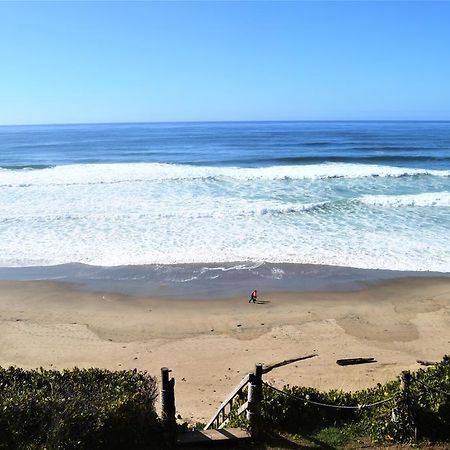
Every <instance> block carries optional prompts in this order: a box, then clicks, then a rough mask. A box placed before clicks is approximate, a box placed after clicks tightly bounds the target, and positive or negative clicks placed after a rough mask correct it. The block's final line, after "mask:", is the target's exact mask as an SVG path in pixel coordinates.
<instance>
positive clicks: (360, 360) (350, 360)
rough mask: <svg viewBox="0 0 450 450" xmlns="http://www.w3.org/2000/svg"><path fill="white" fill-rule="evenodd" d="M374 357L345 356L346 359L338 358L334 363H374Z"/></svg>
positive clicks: (348, 364) (343, 364)
mask: <svg viewBox="0 0 450 450" xmlns="http://www.w3.org/2000/svg"><path fill="white" fill-rule="evenodd" d="M374 362H376V361H375V358H347V359H338V360H337V361H336V364H339V365H340V366H350V365H354V364H368V363H374Z"/></svg>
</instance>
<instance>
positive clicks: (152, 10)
mask: <svg viewBox="0 0 450 450" xmlns="http://www.w3.org/2000/svg"><path fill="white" fill-rule="evenodd" d="M449 24H450V2H446V1H442V2H433V1H427V0H424V1H415V2H408V1H396V2H394V1H389V2H388V1H386V2H383V1H376V0H374V1H368V0H366V1H359V2H350V1H345V2H344V1H342V2H341V1H334V2H325V1H311V2H307V1H296V2H281V1H276V2H256V1H253V2H239V1H233V2H231V1H230V2H206V1H204V2H186V1H184V2H117V1H115V2H65V1H60V2H42V3H41V2H36V1H33V2H29V3H27V2H0V124H2V125H8V124H40V123H91V122H153V121H216V120H450V26H449Z"/></svg>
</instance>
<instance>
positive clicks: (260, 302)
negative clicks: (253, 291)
mask: <svg viewBox="0 0 450 450" xmlns="http://www.w3.org/2000/svg"><path fill="white" fill-rule="evenodd" d="M266 303H270V300H256V304H257V305H265V304H266Z"/></svg>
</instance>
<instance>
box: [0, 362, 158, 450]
mask: <svg viewBox="0 0 450 450" xmlns="http://www.w3.org/2000/svg"><path fill="white" fill-rule="evenodd" d="M156 398H157V383H156V380H155V379H154V378H153V377H152V376H150V375H148V374H147V373H146V372H138V371H137V370H133V371H118V372H111V371H108V370H101V369H77V368H75V369H72V370H64V371H62V372H59V371H56V370H43V369H42V368H41V369H38V370H23V369H20V368H15V367H10V368H8V369H4V368H0V449H18V450H19V449H42V448H45V449H72V448H76V449H123V448H127V449H128V448H130V449H133V448H136V449H139V448H144V447H145V448H147V449H148V448H155V449H156V448H158V449H159V448H162V445H161V430H160V426H159V421H158V417H157V414H156V412H155V407H154V404H155V400H156Z"/></svg>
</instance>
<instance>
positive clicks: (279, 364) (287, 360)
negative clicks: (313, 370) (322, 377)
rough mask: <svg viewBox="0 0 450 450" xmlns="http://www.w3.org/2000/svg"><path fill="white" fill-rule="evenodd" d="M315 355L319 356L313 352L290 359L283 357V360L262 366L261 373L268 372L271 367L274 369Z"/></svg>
mask: <svg viewBox="0 0 450 450" xmlns="http://www.w3.org/2000/svg"><path fill="white" fill-rule="evenodd" d="M315 356H319V355H318V354H317V353H313V354H312V355H306V356H300V357H298V358H292V359H285V360H284V361H281V362H278V363H275V364H269V365H268V366H264V367H263V369H262V373H267V372H270V371H271V370H273V369H276V368H277V367H282V366H286V365H288V364H292V363H294V362H297V361H302V360H303V359H309V358H314V357H315Z"/></svg>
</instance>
